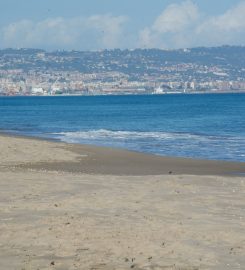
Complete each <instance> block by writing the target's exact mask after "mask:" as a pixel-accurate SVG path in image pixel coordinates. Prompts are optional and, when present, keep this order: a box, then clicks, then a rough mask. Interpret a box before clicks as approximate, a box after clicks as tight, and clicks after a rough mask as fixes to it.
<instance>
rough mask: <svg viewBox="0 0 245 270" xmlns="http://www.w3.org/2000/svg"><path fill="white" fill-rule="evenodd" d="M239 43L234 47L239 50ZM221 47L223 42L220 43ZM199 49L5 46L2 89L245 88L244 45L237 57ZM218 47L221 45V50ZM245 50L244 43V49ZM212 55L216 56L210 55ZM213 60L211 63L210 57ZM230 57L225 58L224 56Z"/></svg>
mask: <svg viewBox="0 0 245 270" xmlns="http://www.w3.org/2000/svg"><path fill="white" fill-rule="evenodd" d="M235 49H236V48H234V51H236V50H235ZM220 50H221V51H222V52H223V51H224V48H221V49H220ZM227 50H229V54H228V52H227V59H226V58H224V57H226V55H225V53H226V52H223V56H224V57H223V58H222V59H223V60H222V61H221V57H217V56H216V55H215V53H216V54H217V48H216V50H215V53H213V52H212V50H211V52H210V50H209V51H207V50H206V49H200V50H199V51H196V50H195V51H193V52H191V51H171V52H168V51H161V50H131V51H129V50H125V51H120V50H112V51H101V52H74V51H71V52H54V53H47V52H44V51H41V50H33V49H20V50H13V49H6V50H0V95H106V94H164V93H191V92H195V93H198V92H231V91H245V66H244V61H243V58H242V57H244V56H243V55H244V54H243V51H242V52H241V57H240V58H239V59H240V62H239V59H238V61H237V62H235V63H230V60H229V59H228V56H230V50H231V49H230V48H228V49H227ZM218 51H219V50H218ZM244 53H245V49H244ZM210 55H211V56H210ZM208 57H209V58H210V59H209V62H208V63H207V58H208ZM224 59H226V60H224Z"/></svg>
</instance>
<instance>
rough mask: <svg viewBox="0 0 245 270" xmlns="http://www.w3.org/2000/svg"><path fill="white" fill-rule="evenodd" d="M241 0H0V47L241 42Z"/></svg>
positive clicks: (244, 22) (244, 36)
mask: <svg viewBox="0 0 245 270" xmlns="http://www.w3.org/2000/svg"><path fill="white" fill-rule="evenodd" d="M244 17H245V0H172V1H170V0H41V1H39V0H0V48H9V47H12V48H41V49H45V50H49V51H53V50H101V49H114V48H120V49H126V48H128V49H134V48H161V49H178V48H190V47H198V46H220V45H245V18H244Z"/></svg>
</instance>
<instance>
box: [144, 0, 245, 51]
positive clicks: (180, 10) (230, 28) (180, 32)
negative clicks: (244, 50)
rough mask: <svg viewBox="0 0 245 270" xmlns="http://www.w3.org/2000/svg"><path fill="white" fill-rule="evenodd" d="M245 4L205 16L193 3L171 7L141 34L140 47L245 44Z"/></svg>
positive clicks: (188, 2)
mask: <svg viewBox="0 0 245 270" xmlns="http://www.w3.org/2000/svg"><path fill="white" fill-rule="evenodd" d="M244 14H245V1H241V2H240V3H239V4H238V5H236V6H234V7H232V8H231V9H229V10H227V11H226V12H225V13H224V14H220V15H217V16H213V17H210V16H208V15H205V14H202V12H201V11H200V10H199V9H198V7H197V5H195V4H194V3H193V2H192V1H190V0H188V1H184V2H182V3H181V4H171V5H169V6H168V7H166V8H165V10H164V11H163V12H162V13H161V14H160V16H159V17H157V18H156V19H155V21H154V22H153V23H152V25H151V26H148V27H146V28H145V29H143V30H142V31H140V32H139V46H143V47H160V48H172V49H173V48H181V47H182V48H183V47H195V46H218V45H224V44H239V45H241V44H245V19H244V16H245V15H244Z"/></svg>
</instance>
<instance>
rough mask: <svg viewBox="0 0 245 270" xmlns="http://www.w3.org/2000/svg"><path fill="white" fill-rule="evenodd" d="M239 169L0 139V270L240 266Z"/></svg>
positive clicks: (243, 191)
mask: <svg viewBox="0 0 245 270" xmlns="http://www.w3.org/2000/svg"><path fill="white" fill-rule="evenodd" d="M244 169H245V166H244V164H243V163H230V162H216V161H214V162H213V161H200V160H189V159H176V158H162V157H156V156H151V155H143V154H139V153H132V152H128V151H121V150H115V149H106V148H98V147H92V146H79V145H67V144H63V143H55V142H49V141H42V140H34V139H30V138H15V137H10V136H0V209H1V212H0V232H1V233H0V269H1V270H2V269H4V270H5V269H182V270H184V269H185V270H189V269H220V270H221V269H222V270H223V269H244V266H245V259H244V253H245V234H244V227H245V211H244V209H245V177H243V176H238V175H236V176H234V174H233V173H243V172H244ZM170 172H171V173H170ZM169 173H170V174H169Z"/></svg>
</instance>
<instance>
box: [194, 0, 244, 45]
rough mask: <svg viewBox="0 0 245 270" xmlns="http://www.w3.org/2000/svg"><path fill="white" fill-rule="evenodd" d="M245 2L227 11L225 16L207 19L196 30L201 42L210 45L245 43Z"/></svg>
mask: <svg viewBox="0 0 245 270" xmlns="http://www.w3.org/2000/svg"><path fill="white" fill-rule="evenodd" d="M244 16H245V2H244V1H242V2H240V3H239V4H238V5H237V6H235V7H233V8H231V9H230V10H227V11H226V12H225V13H224V14H222V15H219V16H214V17H211V18H207V19H206V20H205V21H203V22H202V23H201V24H200V25H198V26H197V28H196V34H197V35H198V39H199V40H200V42H205V41H206V42H207V41H208V43H209V44H210V45H220V44H224V43H227V44H232V43H241V44H244V42H245V19H244Z"/></svg>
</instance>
